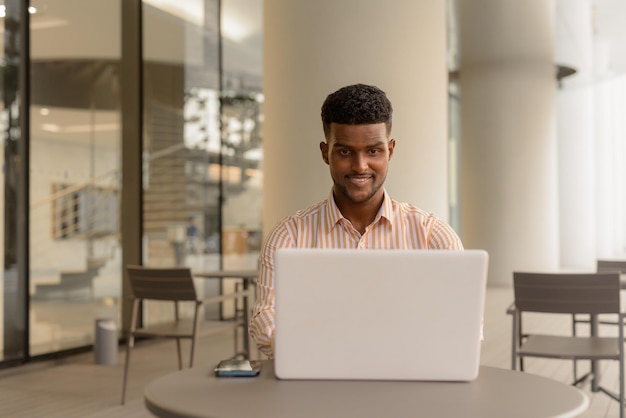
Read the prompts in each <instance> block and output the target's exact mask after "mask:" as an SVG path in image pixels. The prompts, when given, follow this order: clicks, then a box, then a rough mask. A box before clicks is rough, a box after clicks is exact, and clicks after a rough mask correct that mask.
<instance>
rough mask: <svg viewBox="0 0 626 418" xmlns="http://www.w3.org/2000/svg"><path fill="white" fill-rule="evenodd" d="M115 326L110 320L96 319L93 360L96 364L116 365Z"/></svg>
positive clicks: (116, 343)
mask: <svg viewBox="0 0 626 418" xmlns="http://www.w3.org/2000/svg"><path fill="white" fill-rule="evenodd" d="M117 345H118V342H117V326H116V325H115V321H113V320H112V319H96V341H95V343H94V350H93V351H94V358H95V362H96V364H106V365H115V364H117Z"/></svg>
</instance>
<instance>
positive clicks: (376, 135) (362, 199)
mask: <svg viewBox="0 0 626 418" xmlns="http://www.w3.org/2000/svg"><path fill="white" fill-rule="evenodd" d="M326 141H327V142H322V143H320V150H321V151H322V158H323V159H324V161H325V162H326V164H328V166H329V167H330V175H331V177H332V179H333V184H334V186H333V190H334V194H335V199H339V200H341V201H343V202H345V203H348V204H350V203H352V204H360V203H367V202H370V201H371V200H372V198H374V197H376V198H378V197H382V193H383V191H382V189H381V187H382V185H383V183H384V182H385V177H386V176H387V168H388V166H389V160H391V156H392V155H393V149H394V147H395V140H393V139H390V138H389V135H388V134H387V128H386V126H385V124H384V123H377V124H371V125H342V124H337V123H332V124H331V125H330V132H329V134H328V137H327V138H326ZM338 203H339V202H338Z"/></svg>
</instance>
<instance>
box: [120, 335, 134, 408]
mask: <svg viewBox="0 0 626 418" xmlns="http://www.w3.org/2000/svg"><path fill="white" fill-rule="evenodd" d="M134 344H135V337H134V336H133V335H130V336H129V337H128V343H126V361H125V362H124V381H123V382H122V405H124V402H125V401H126V382H127V381H128V364H129V363H130V350H131V349H132V348H133V345H134Z"/></svg>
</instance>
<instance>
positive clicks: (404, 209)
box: [391, 199, 434, 217]
mask: <svg viewBox="0 0 626 418" xmlns="http://www.w3.org/2000/svg"><path fill="white" fill-rule="evenodd" d="M391 207H392V208H393V210H394V211H395V212H399V213H400V214H412V215H419V216H424V217H430V216H434V215H433V213H432V212H428V211H426V210H424V209H421V208H418V207H417V206H415V205H414V204H412V203H408V202H399V201H397V200H394V199H391Z"/></svg>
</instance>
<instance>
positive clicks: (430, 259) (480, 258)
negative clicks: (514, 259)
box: [274, 249, 488, 381]
mask: <svg viewBox="0 0 626 418" xmlns="http://www.w3.org/2000/svg"><path fill="white" fill-rule="evenodd" d="M275 261H276V265H275V268H276V270H275V272H276V276H275V283H274V285H275V300H276V306H275V308H276V330H275V344H274V361H275V372H276V376H277V377H279V378H281V379H364V380H368V379H380V380H446V381H454V380H461V381H467V380H473V379H474V378H476V376H477V374H478V368H479V363H480V338H481V327H482V324H481V322H482V317H483V312H484V301H485V289H486V279H487V265H488V255H487V253H486V252H485V251H482V250H466V251H444V250H429V251H426V250H347V249H334V250H322V249H281V250H278V251H277V252H276V257H275Z"/></svg>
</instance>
